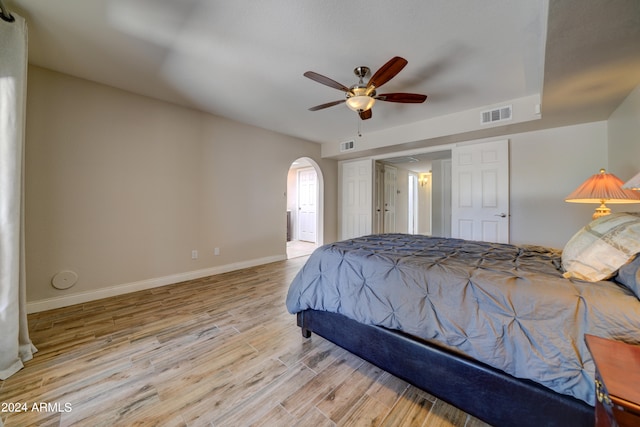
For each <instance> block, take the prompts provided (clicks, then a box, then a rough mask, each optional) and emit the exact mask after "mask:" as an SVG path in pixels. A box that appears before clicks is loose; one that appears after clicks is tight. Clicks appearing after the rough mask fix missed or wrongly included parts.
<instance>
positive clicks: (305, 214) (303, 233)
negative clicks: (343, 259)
mask: <svg viewBox="0 0 640 427" xmlns="http://www.w3.org/2000/svg"><path fill="white" fill-rule="evenodd" d="M316 187H317V175H316V171H315V170H314V169H313V168H310V169H300V170H299V171H298V240H304V241H307V242H312V243H315V242H316V194H317V191H316Z"/></svg>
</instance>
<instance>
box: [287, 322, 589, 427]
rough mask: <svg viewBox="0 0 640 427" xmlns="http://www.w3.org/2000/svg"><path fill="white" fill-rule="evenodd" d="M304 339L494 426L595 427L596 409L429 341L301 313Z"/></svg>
mask: <svg viewBox="0 0 640 427" xmlns="http://www.w3.org/2000/svg"><path fill="white" fill-rule="evenodd" d="M297 322H298V326H300V328H301V329H302V335H303V336H304V337H305V338H309V337H310V336H311V333H312V332H313V333H316V334H318V335H320V336H321V337H323V338H325V339H327V340H329V341H331V342H333V343H335V344H337V345H339V346H340V347H343V348H344V349H346V350H348V351H350V352H351V353H354V354H356V355H357V356H359V357H361V358H363V359H365V360H367V361H368V362H370V363H373V364H374V365H376V366H378V367H380V368H382V369H384V370H385V371H387V372H389V373H391V374H393V375H395V376H397V377H399V378H402V379H403V380H405V381H407V382H409V383H411V384H413V385H414V386H416V387H418V388H420V389H422V390H424V391H426V392H428V393H430V394H432V395H433V396H435V397H437V398H439V399H442V400H443V401H445V402H448V403H450V404H452V405H453V406H455V407H457V408H459V409H461V410H463V411H465V412H467V413H469V414H471V415H473V416H474V417H476V418H478V419H480V420H482V421H484V422H486V423H488V424H491V425H492V426H495V427H502V426H504V427H512V426H518V427H528V426H530V427H541V426H545V427H552V426H558V427H570V426H576V427H584V426H593V425H594V423H595V412H594V408H593V407H592V406H589V405H587V404H586V403H584V402H583V401H581V400H578V399H575V398H573V397H571V396H566V395H562V394H559V393H556V392H554V391H553V390H550V389H548V388H546V387H543V386H541V385H539V384H537V383H535V382H533V381H530V380H526V379H518V378H515V377H513V376H511V375H509V374H506V373H504V372H502V371H500V370H497V369H494V368H492V367H490V366H488V365H486V364H483V363H480V362H478V361H476V360H474V359H471V358H469V357H465V356H463V355H461V354H458V353H455V352H452V351H450V350H447V349H444V348H442V347H439V346H437V345H434V344H432V343H429V342H427V341H424V340H421V339H418V338H416V337H413V336H410V335H407V334H404V333H402V332H399V331H392V330H389V329H385V328H382V327H379V326H369V325H364V324H361V323H358V322H356V321H354V320H351V319H349V318H347V317H345V316H342V315H340V314H335V313H330V312H325V311H317V310H306V311H303V312H300V313H298V314H297Z"/></svg>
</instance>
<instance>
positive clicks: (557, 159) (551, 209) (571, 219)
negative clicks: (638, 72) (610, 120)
mask: <svg viewBox="0 0 640 427" xmlns="http://www.w3.org/2000/svg"><path fill="white" fill-rule="evenodd" d="M509 139H510V141H511V146H510V152H511V166H510V169H511V171H510V175H511V183H510V185H511V188H510V203H511V231H510V234H511V242H512V243H516V244H538V245H544V246H551V247H556V248H562V247H564V245H565V244H566V242H567V241H568V240H569V239H570V238H571V237H572V236H573V235H574V234H575V233H576V232H577V231H578V230H579V229H580V228H582V227H583V226H584V225H585V224H587V223H588V222H589V221H591V215H592V214H593V211H594V209H595V208H596V207H597V206H596V205H591V204H577V203H567V202H565V201H564V199H565V197H566V196H568V195H569V193H571V192H572V191H573V190H575V189H576V188H577V187H578V186H579V185H580V184H582V182H584V181H585V180H586V179H587V178H589V177H590V176H591V175H593V174H596V173H598V171H599V170H600V168H607V167H608V165H607V123H606V122H595V123H587V124H582V125H576V126H566V127H560V128H554V129H547V130H541V131H537V132H527V133H522V134H516V135H511V136H509ZM611 208H612V210H614V211H615V210H616V207H614V206H613V205H612V206H611Z"/></svg>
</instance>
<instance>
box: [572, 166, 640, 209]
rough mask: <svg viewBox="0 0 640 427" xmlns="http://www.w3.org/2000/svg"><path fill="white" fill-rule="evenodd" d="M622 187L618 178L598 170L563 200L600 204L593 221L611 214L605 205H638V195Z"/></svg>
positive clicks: (639, 198) (639, 199)
mask: <svg viewBox="0 0 640 427" xmlns="http://www.w3.org/2000/svg"><path fill="white" fill-rule="evenodd" d="M623 185H624V183H623V182H622V180H621V179H620V178H618V177H617V176H615V175H614V174H612V173H607V172H606V171H605V170H604V169H600V173H597V174H595V175H593V176H591V177H590V178H589V179H587V180H586V181H585V182H583V183H582V185H581V186H580V187H578V188H577V189H575V190H574V191H573V192H572V193H571V194H569V195H568V196H567V197H566V199H564V200H565V202H571V203H597V204H600V206H599V207H598V208H596V211H595V213H594V214H593V219H596V218H599V217H601V216H604V215H609V214H610V213H611V209H609V208H608V207H607V206H606V205H605V203H640V194H638V193H636V192H634V191H632V190H627V189H623V188H622V186H623Z"/></svg>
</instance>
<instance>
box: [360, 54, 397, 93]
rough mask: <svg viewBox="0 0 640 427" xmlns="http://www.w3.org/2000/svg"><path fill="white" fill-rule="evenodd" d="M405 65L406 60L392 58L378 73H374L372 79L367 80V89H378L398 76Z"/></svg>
mask: <svg viewBox="0 0 640 427" xmlns="http://www.w3.org/2000/svg"><path fill="white" fill-rule="evenodd" d="M405 65H407V60H406V59H404V58H401V57H399V56H394V57H393V58H391V59H390V60H389V61H388V62H387V63H386V64H384V65H383V66H382V67H380V69H379V70H378V71H376V72H375V74H374V75H373V77H371V79H369V83H367V87H371V86H373V87H376V88H378V87H380V86H382V85H383V84H385V83H386V82H388V81H389V80H391V79H392V78H394V77H395V75H396V74H398V73H399V72H400V71H401V70H402V69H403V68H404V66H405Z"/></svg>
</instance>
